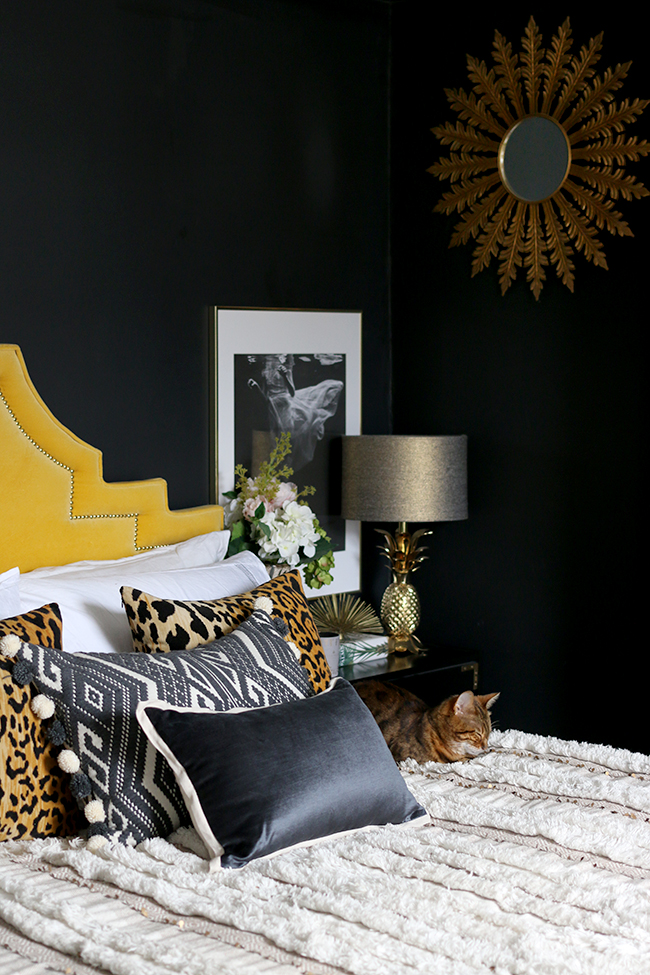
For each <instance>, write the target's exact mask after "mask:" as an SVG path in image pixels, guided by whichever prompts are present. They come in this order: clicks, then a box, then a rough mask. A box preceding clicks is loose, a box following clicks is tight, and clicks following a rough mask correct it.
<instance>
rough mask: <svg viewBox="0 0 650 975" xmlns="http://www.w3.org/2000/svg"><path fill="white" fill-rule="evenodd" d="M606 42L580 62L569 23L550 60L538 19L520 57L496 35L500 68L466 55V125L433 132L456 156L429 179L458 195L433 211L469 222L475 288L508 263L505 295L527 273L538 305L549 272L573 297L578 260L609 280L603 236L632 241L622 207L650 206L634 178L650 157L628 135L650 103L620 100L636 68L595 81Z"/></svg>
mask: <svg viewBox="0 0 650 975" xmlns="http://www.w3.org/2000/svg"><path fill="white" fill-rule="evenodd" d="M602 38H603V35H602V33H600V34H598V36H597V37H595V38H592V39H591V40H590V41H589V43H588V44H587V45H585V46H584V47H582V49H581V51H580V53H579V54H572V53H571V45H572V41H571V29H570V26H569V20H568V19H567V20H565V22H564V23H563V24H562V26H561V27H560V28H559V30H558V32H557V35H556V36H555V37H554V38H553V40H552V42H551V46H550V48H548V49H546V48H544V47H542V38H541V35H540V33H539V30H538V28H537V25H536V23H535V21H534V19H533V18H532V17H531V18H530V20H529V22H528V27H527V28H526V33H525V35H524V37H523V38H522V51H521V54H515V53H513V51H512V46H511V45H510V43H508V42H507V41H506V39H505V38H504V37H503V36H502V35H501V34H499V32H498V31H497V32H495V36H494V47H493V59H494V63H495V67H491V68H488V67H487V66H486V64H485V62H484V61H480V62H479V61H477V60H476V58H473V57H471V56H468V58H467V67H468V74H469V79H470V81H471V82H472V85H473V88H472V90H471V91H470V92H469V94H467V93H466V92H465V91H464V90H463V89H462V88H461V89H459V90H458V91H457V90H455V89H446V95H447V98H448V100H449V102H450V104H451V106H452V108H453V109H454V110H455V111H456V112H457V113H458V117H459V120H458V121H457V122H456V123H455V124H454V123H451V122H447V123H446V124H445V125H440V126H437V127H436V128H434V129H432V132H433V133H434V135H436V136H437V138H438V139H439V140H440V141H441V142H442V143H443V145H449V146H451V150H452V151H451V152H450V154H449V156H448V157H446V158H441V159H440V160H439V161H438V162H437V163H436V164H435V165H433V166H431V167H430V169H429V170H428V172H430V173H433V175H434V176H438V177H439V178H440V179H448V180H450V181H451V183H452V184H453V186H452V189H451V190H449V191H448V192H446V193H444V194H443V196H442V199H441V200H440V202H439V203H438V204H437V206H436V207H435V210H436V211H438V212H440V213H446V214H451V213H453V211H454V210H457V211H458V212H459V213H463V211H464V213H463V217H462V219H461V221H460V222H459V223H458V224H457V225H456V227H455V228H454V233H453V235H452V238H451V243H450V247H455V246H458V245H460V244H466V243H468V242H469V240H470V239H471V238H476V247H475V249H474V255H473V257H474V260H473V262H472V277H473V276H474V275H475V274H478V272H479V271H482V270H483V269H484V268H486V267H487V266H488V265H489V263H490V262H491V260H492V258H493V257H496V258H498V260H499V279H500V283H501V293H502V294H505V292H506V290H507V289H508V288H509V287H510V285H511V284H512V282H513V281H514V279H515V277H516V274H517V268H519V267H521V266H522V264H523V267H524V268H525V269H526V279H527V280H528V282H529V283H530V287H531V290H532V292H533V294H534V295H535V298H536V299H538V298H539V295H540V292H541V289H542V286H543V283H544V281H545V280H546V270H545V269H546V267H547V266H548V265H549V264H552V265H554V266H555V269H556V271H557V274H558V277H559V278H560V280H561V281H562V282H563V284H565V285H566V286H567V287H568V288H569V290H570V291H573V281H574V274H573V272H574V263H573V256H574V253H575V252H576V251H578V252H581V253H583V254H584V256H585V257H586V258H587V260H589V261H592V262H593V263H594V264H596V265H598V266H599V267H603V268H605V269H606V268H607V261H606V259H605V252H604V250H603V246H602V244H601V242H600V240H599V238H598V231H600V230H602V229H606V230H608V231H609V232H610V233H612V234H619V235H621V236H624V237H632V236H633V234H632V231H631V230H630V228H629V226H628V224H627V223H626V222H625V220H623V218H622V216H621V214H620V213H619V212H618V211H617V210H615V209H614V206H613V201H614V200H617V199H618V198H619V197H621V198H622V199H624V200H631V199H637V198H639V197H643V196H648V195H649V192H648V190H647V189H646V188H645V186H644V185H643V184H642V183H640V182H638V181H637V180H636V179H635V178H634V177H633V176H626V175H625V171H624V167H625V165H626V163H628V162H636V161H637V160H638V159H639V158H640V157H641V156H645V155H647V154H648V152H649V151H650V145H649V144H648V142H647V141H646V140H645V139H644V140H643V141H641V142H639V141H637V138H636V136H631V137H629V138H626V136H625V134H624V132H625V127H626V125H629V124H631V123H632V122H634V121H635V119H636V118H637V116H639V115H640V114H641V113H642V112H643V110H644V109H645V108H646V106H647V105H648V104H649V102H648V101H647V100H645V99H639V98H635V99H634V100H633V101H630V100H629V99H627V98H626V99H624V100H623V101H621V102H618V103H617V102H615V101H614V92H616V91H617V90H618V89H619V88H620V87H621V85H622V84H623V81H624V79H625V77H626V76H627V73H628V71H629V69H630V65H631V62H628V63H626V64H618V65H617V66H616V68H614V69H612V68H607V70H606V71H605V72H604V73H603V75H602V76H598V75H596V73H595V66H596V64H597V63H598V61H599V60H600V52H601V48H602Z"/></svg>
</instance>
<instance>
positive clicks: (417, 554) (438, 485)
mask: <svg viewBox="0 0 650 975" xmlns="http://www.w3.org/2000/svg"><path fill="white" fill-rule="evenodd" d="M342 466H343V478H342V491H341V494H342V503H341V513H342V515H343V517H344V518H349V519H351V520H353V521H370V522H387V521H389V522H397V531H396V533H395V535H391V534H390V532H387V531H384V529H383V528H378V529H377V531H378V532H380V534H382V535H384V537H385V539H386V542H385V544H384V545H383V546H381V548H382V551H383V552H384V554H386V555H387V556H388V560H389V562H390V565H391V570H392V575H393V581H392V583H391V584H390V585H389V586H388V588H387V590H386V592H385V593H384V596H383V598H382V604H381V619H382V623H383V624H384V626H385V627H386V631H387V633H388V650H389V652H393V653H400V654H401V653H410V652H412V651H415V650H420V649H422V647H421V644H420V641H419V640H418V639H417V637H416V636H415V635H414V632H415V630H416V628H417V626H418V624H419V622H420V601H419V599H418V595H417V592H416V591H415V589H414V587H413V586H412V585H411V584H410V582H408V577H409V575H410V574H411V573H412V572H415V570H416V569H417V568H418V567H419V566H420V565H421V563H422V561H423V560H424V558H425V557H426V556H424V555H423V554H422V553H423V551H424V549H423V548H420V547H418V541H419V540H420V538H422V536H423V535H428V534H430V532H429V530H428V529H420V530H418V531H416V532H414V533H413V535H410V534H409V533H408V532H407V530H406V522H407V521H415V522H432V521H460V520H463V519H465V518H467V437H466V436H464V435H460V436H451V437H418V436H381V435H371V436H358V437H343V438H342Z"/></svg>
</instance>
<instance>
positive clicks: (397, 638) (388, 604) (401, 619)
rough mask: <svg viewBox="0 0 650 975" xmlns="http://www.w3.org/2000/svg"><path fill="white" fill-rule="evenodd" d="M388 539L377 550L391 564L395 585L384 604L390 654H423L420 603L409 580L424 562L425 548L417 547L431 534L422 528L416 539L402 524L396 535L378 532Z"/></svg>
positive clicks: (384, 619)
mask: <svg viewBox="0 0 650 975" xmlns="http://www.w3.org/2000/svg"><path fill="white" fill-rule="evenodd" d="M375 531H378V532H379V533H380V534H381V535H384V536H385V539H386V541H385V543H384V545H380V546H378V548H379V549H380V551H381V552H383V554H384V555H385V556H386V557H387V558H388V560H389V562H390V567H391V572H392V574H393V581H392V582H391V584H390V585H389V586H388V588H387V589H386V591H385V592H384V595H383V597H382V600H381V610H380V614H379V615H380V617H381V621H382V623H383V624H384V627H385V629H386V632H387V633H388V652H389V653H395V654H398V655H401V654H405V653H421V652H422V649H423V648H422V644H421V643H420V641H419V640H418V638H417V637H416V636H415V631H416V630H417V628H418V626H419V625H420V600H419V598H418V594H417V592H416V589H415V586H412V585H411V583H410V582H408V581H407V580H408V576H409V575H410V574H411V573H412V572H415V570H416V569H418V568H419V567H420V565H421V564H422V562H423V561H424V559H426V558H427V556H426V555H424V554H423V552H424V551H425V549H424V546H418V541H419V540H420V538H422V536H423V535H430V534H431V531H430V530H427V529H423V528H421V529H420V530H419V531H416V532H415V533H414V534H413V535H411V534H409V532H407V530H406V524H405V522H403V521H401V522H399V524H398V526H397V531H396V532H395V534H394V535H391V534H390V532H387V531H384V529H383V528H377V529H375Z"/></svg>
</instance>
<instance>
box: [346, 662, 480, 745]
mask: <svg viewBox="0 0 650 975" xmlns="http://www.w3.org/2000/svg"><path fill="white" fill-rule="evenodd" d="M355 689H356V690H357V691H358V693H359V696H360V697H361V699H362V700H363V702H364V703H365V704H366V706H367V707H368V708H369V709H370V711H371V712H372V715H373V717H374V719H375V721H376V722H377V724H378V725H379V727H380V729H381V732H382V734H383V736H384V738H385V740H386V743H387V745H388V747H389V748H390V750H391V753H392V755H393V758H394V759H395V761H396V762H402V761H404V759H406V758H413V759H415V761H416V762H464V761H467V759H469V758H474V757H475V756H476V755H479V754H480V753H481V752H483V751H485V750H486V748H487V744H488V738H489V736H490V731H491V728H492V723H491V720H490V711H489V709H490V708H491V707H492V705H493V704H494V702H495V701H496V699H497V698H498V696H499V695H498V693H494V694H477V695H475V694H473V693H472V691H463V693H462V694H454V695H453V696H452V697H448V698H447V700H446V701H443V702H442V703H441V704H438V705H436V706H435V707H428V705H426V704H425V703H424V701H421V700H420V698H419V697H416V696H415V694H411V693H410V692H409V691H406V690H404V689H403V688H402V687H399V686H397V685H396V684H390V683H383V682H382V681H378V680H365V681H361V682H360V683H358V684H355Z"/></svg>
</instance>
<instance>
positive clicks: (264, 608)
mask: <svg viewBox="0 0 650 975" xmlns="http://www.w3.org/2000/svg"><path fill="white" fill-rule="evenodd" d="M253 609H257V610H260V611H261V612H262V613H267V614H268V615H269V616H270V615H271V613H272V612H273V600H272V599H270V598H269V597H268V596H258V597H257V599H256V600H255V602H254V603H253Z"/></svg>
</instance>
